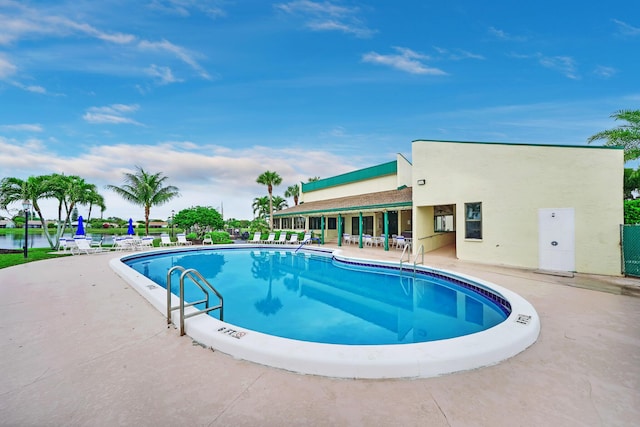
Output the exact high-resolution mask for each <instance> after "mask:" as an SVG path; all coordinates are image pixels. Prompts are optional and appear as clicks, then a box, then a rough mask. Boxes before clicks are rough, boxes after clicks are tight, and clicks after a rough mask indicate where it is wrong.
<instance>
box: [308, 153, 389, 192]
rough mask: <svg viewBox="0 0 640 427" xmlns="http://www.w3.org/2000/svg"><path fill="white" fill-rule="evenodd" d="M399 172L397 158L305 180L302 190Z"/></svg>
mask: <svg viewBox="0 0 640 427" xmlns="http://www.w3.org/2000/svg"><path fill="white" fill-rule="evenodd" d="M397 172H398V162H397V161H396V160H394V161H392V162H389V163H383V164H381V165H377V166H371V167H368V168H364V169H360V170H357V171H353V172H347V173H343V174H342V175H336V176H332V177H330V178H325V179H320V180H318V181H313V182H303V183H302V192H303V193H308V192H310V191H316V190H323V189H325V188H330V187H336V186H338V185H344V184H350V183H353V182H358V181H365V180H368V179H372V178H378V177H382V176H387V175H393V174H395V173H397Z"/></svg>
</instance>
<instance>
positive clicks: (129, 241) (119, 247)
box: [113, 237, 135, 251]
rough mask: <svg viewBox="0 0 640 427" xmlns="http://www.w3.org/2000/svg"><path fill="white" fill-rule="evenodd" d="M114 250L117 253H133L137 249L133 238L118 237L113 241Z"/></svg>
mask: <svg viewBox="0 0 640 427" xmlns="http://www.w3.org/2000/svg"><path fill="white" fill-rule="evenodd" d="M113 249H115V250H116V251H132V250H134V249H135V244H134V241H133V238H131V237H116V238H115V239H114V240H113Z"/></svg>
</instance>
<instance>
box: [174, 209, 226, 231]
mask: <svg viewBox="0 0 640 427" xmlns="http://www.w3.org/2000/svg"><path fill="white" fill-rule="evenodd" d="M174 221H175V224H176V225H177V226H178V227H180V228H185V229H189V231H190V232H193V233H196V234H197V236H198V238H202V237H203V236H204V234H205V233H207V232H209V231H213V230H220V229H222V228H223V227H224V220H223V219H222V215H221V214H220V212H218V211H217V210H215V209H213V208H212V207H211V206H206V207H204V206H195V207H191V208H189V209H183V210H181V211H180V212H178V213H177V214H176V216H175V218H174Z"/></svg>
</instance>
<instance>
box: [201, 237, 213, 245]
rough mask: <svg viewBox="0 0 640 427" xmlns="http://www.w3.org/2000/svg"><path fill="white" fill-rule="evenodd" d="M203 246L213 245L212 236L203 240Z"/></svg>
mask: <svg viewBox="0 0 640 427" xmlns="http://www.w3.org/2000/svg"><path fill="white" fill-rule="evenodd" d="M202 244H203V245H213V239H212V238H211V236H206V237H205V238H204V239H202Z"/></svg>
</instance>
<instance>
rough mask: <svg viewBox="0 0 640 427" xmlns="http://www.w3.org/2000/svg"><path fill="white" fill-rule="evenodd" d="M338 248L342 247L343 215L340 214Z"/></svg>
mask: <svg viewBox="0 0 640 427" xmlns="http://www.w3.org/2000/svg"><path fill="white" fill-rule="evenodd" d="M338 246H342V214H338Z"/></svg>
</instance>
